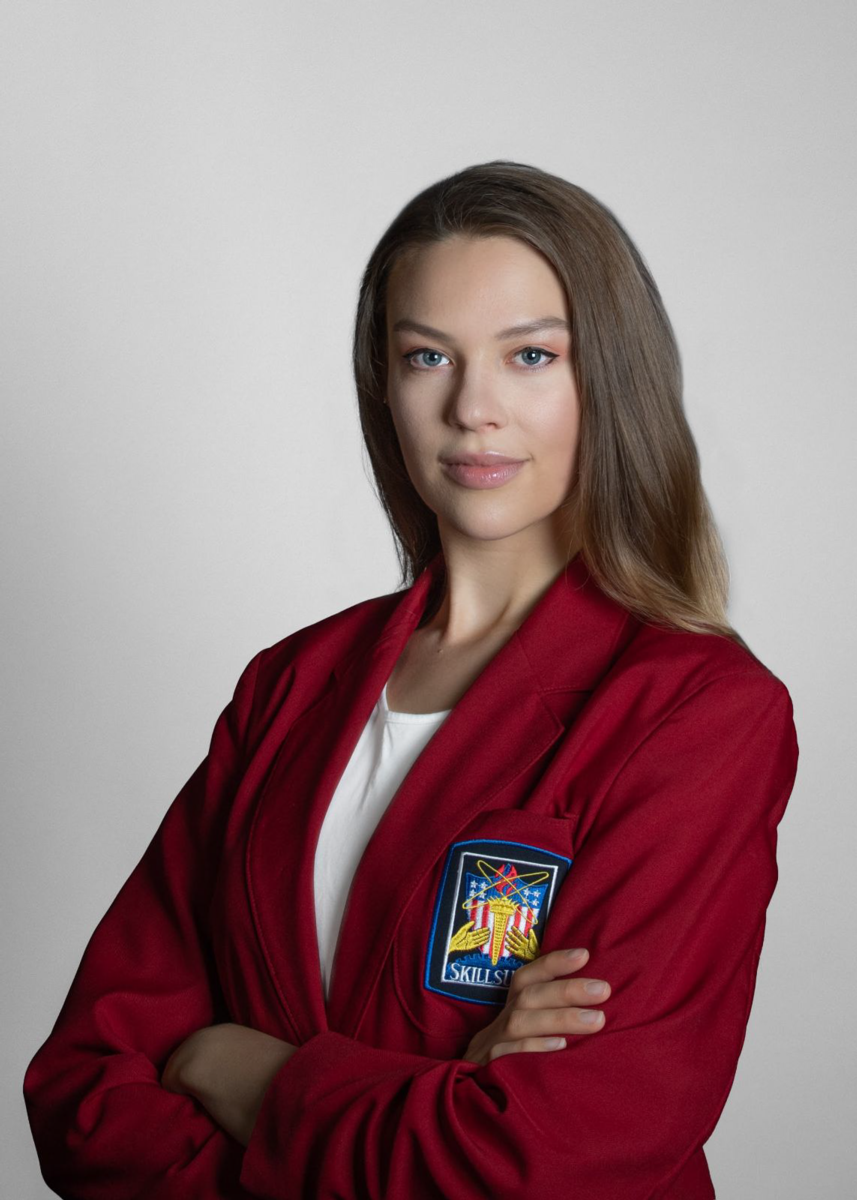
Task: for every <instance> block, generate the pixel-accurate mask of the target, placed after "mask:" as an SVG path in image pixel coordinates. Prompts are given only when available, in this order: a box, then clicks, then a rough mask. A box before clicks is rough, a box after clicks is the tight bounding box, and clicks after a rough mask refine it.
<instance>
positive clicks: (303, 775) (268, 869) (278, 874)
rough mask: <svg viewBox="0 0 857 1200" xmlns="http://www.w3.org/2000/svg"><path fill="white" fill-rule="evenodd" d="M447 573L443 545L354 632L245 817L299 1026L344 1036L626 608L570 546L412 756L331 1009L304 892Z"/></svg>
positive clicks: (603, 650) (559, 723)
mask: <svg viewBox="0 0 857 1200" xmlns="http://www.w3.org/2000/svg"><path fill="white" fill-rule="evenodd" d="M442 570H443V559H442V555H441V554H440V553H439V554H438V555H436V557H435V558H434V559H433V560H432V562H431V563H429V565H428V566H427V567H426V569H425V570H424V571H423V572H422V574H421V575H420V576H419V578H418V579H417V580H416V581H415V583H414V585H413V586H412V587H411V588H409V589H407V590H406V591H405V592H403V593H401V598H399V599H397V600H396V602H395V605H394V608H393V610H392V612H391V613H390V615H389V617H388V619H387V620H386V622H385V623H384V625H383V627H382V629H381V631H380V634H379V635H378V636H377V637H376V638H375V639H374V641H373V642H372V644H370V645H368V646H367V645H361V644H357V645H355V646H354V648H353V649H352V650H351V651H350V652H349V654H348V656H347V657H346V658H345V659H343V660H342V662H341V663H340V664H339V666H338V667H337V668H336V669H335V670H334V672H333V673H332V675H331V677H330V680H329V681H328V686H327V688H326V689H325V691H324V692H323V694H322V695H321V696H320V698H319V699H318V700H317V701H316V702H315V703H314V704H313V705H312V706H311V707H310V708H309V709H308V710H307V711H306V712H305V713H303V714H301V716H300V717H299V718H298V719H297V721H296V722H295V724H294V725H293V726H292V729H291V730H290V732H289V734H288V737H287V739H286V742H285V743H284V747H283V751H282V752H281V754H280V755H279V756H278V760H277V763H276V764H275V767H274V770H273V771H272V774H271V777H270V779H269V783H268V785H267V786H266V789H265V793H264V795H263V797H262V801H261V803H260V808H259V812H258V814H257V818H258V819H257V821H256V822H255V823H254V829H253V832H252V834H251V838H252V845H251V846H250V848H249V852H248V853H249V864H250V868H251V871H250V873H251V876H252V877H253V879H255V881H256V883H255V885H254V886H252V887H251V892H253V891H256V892H257V893H258V894H257V895H256V896H255V900H256V910H257V912H256V915H257V927H258V929H259V932H260V936H261V937H262V939H263V941H264V943H265V948H266V950H267V956H268V961H269V963H270V965H271V969H272V974H273V975H274V978H275V982H276V983H277V986H278V990H279V992H280V995H281V999H282V1000H283V1003H284V1007H285V1008H286V1011H287V1013H289V1015H290V1016H291V1019H292V1024H293V1025H294V1026H295V1028H296V1031H297V1032H298V1034H299V1036H301V1037H302V1038H304V1039H306V1038H309V1037H310V1036H312V1035H313V1034H314V1033H317V1032H320V1031H323V1030H325V1029H328V1028H330V1029H335V1030H338V1031H340V1032H342V1033H344V1034H346V1035H349V1036H353V1034H354V1032H355V1031H356V1030H357V1029H358V1027H359V1025H360V1022H361V1019H362V1016H363V1013H364V1011H365V1008H366V1005H367V1004H368V1003H369V1000H370V999H371V996H372V993H373V990H374V987H375V985H376V983H377V980H378V977H379V975H380V972H381V968H382V967H383V964H384V961H385V959H386V956H387V954H388V953H389V950H390V947H391V945H392V940H393V936H394V934H395V931H396V928H397V925H398V920H399V916H400V914H401V912H402V911H403V910H404V908H405V906H406V905H407V904H408V901H409V900H410V899H411V897H412V896H413V894H414V892H415V891H416V889H417V888H418V887H419V886H420V883H421V881H422V880H423V878H424V877H425V875H426V874H427V872H428V871H429V870H430V869H431V868H432V866H433V864H434V863H435V862H436V861H437V859H438V858H439V857H441V856H442V854H443V853H444V851H445V850H446V848H447V846H448V845H449V844H450V843H451V842H452V841H453V840H454V839H455V836H456V834H457V833H458V831H459V830H460V829H462V828H463V827H464V826H465V825H467V824H468V822H470V821H472V820H473V818H474V817H475V816H476V815H477V814H478V813H479V812H480V810H482V809H484V808H486V807H487V806H489V805H490V804H491V803H492V801H495V805H494V806H495V807H497V806H498V804H497V802H496V799H495V798H497V797H498V796H499V795H500V793H503V792H504V791H505V790H506V789H507V788H509V787H510V785H512V784H513V783H514V782H515V780H516V779H518V778H519V777H520V776H522V775H524V774H525V773H526V774H527V777H529V772H530V770H531V769H532V768H534V766H536V765H537V764H538V762H539V760H540V759H541V758H543V756H544V755H545V754H546V753H547V751H548V750H549V749H550V747H551V746H552V745H553V744H554V743H555V742H556V741H557V739H558V738H559V737H560V735H561V734H562V733H563V732H564V731H565V729H566V721H565V719H564V714H565V713H566V711H567V709H566V706H567V698H566V697H567V695H568V694H569V693H577V692H588V691H590V690H591V689H592V688H593V687H594V686H595V685H596V684H597V682H598V681H599V680H600V678H601V677H602V676H603V674H604V672H605V671H606V669H607V667H608V665H609V663H610V662H611V661H612V657H613V656H614V655H615V649H616V645H617V642H618V639H619V636H620V634H621V632H622V629H623V627H624V625H625V622H626V619H627V617H628V613H627V611H626V610H625V609H623V608H621V607H620V606H619V605H617V604H615V603H614V602H613V601H612V600H610V599H608V597H606V596H605V595H604V594H603V593H602V592H600V590H598V589H597V588H596V587H595V585H594V583H593V582H592V580H591V578H590V576H589V572H588V569H587V567H586V565H585V562H584V560H583V558H582V556H581V555H580V554H578V555H577V556H576V557H575V558H574V559H572V561H571V563H569V565H568V566H567V567H566V569H565V570H564V571H563V572H561V573H560V575H559V576H558V577H557V579H556V580H555V581H554V582H553V583H552V584H551V585H550V587H549V588H548V589H547V591H546V592H545V593H544V594H543V595H542V597H541V598H540V599H539V601H538V602H537V604H536V605H535V607H534V608H533V609H532V610H531V612H530V614H529V615H528V617H527V618H526V620H525V621H524V622H523V624H522V625H521V626H520V627H519V629H518V630H517V631H516V632H515V633H514V634H513V635H512V637H511V638H510V639H509V640H508V641H507V642H506V643H505V645H504V646H503V647H502V648H501V649H500V651H499V652H498V653H497V654H496V655H495V656H494V658H493V659H491V661H490V662H489V663H488V665H487V667H486V668H485V669H484V670H483V671H482V673H481V674H480V675H479V677H478V678H477V679H476V680H475V682H474V683H473V684H472V685H471V687H470V688H469V689H468V690H467V692H465V694H464V695H463V696H462V697H461V699H460V700H459V701H458V703H457V704H456V705H455V707H454V708H453V710H452V711H451V713H450V714H449V716H448V717H447V718H446V720H445V721H444V722H443V724H442V725H441V726H440V728H439V729H438V730H437V731H436V732H435V734H434V735H433V736H432V737H431V739H430V740H429V742H428V744H427V745H426V747H425V749H424V750H423V752H422V753H421V754H420V756H419V757H418V758H417V759H416V761H415V762H414V764H413V766H412V767H411V769H410V771H409V772H408V774H407V776H406V777H405V779H404V780H403V782H402V784H401V786H400V787H399V789H398V791H397V792H396V794H395V796H394V797H393V798H392V800H391V802H390V804H389V805H388V807H387V809H386V810H385V812H384V814H383V815H382V817H381V820H380V822H379V823H378V826H377V827H376V830H375V832H374V834H373V836H372V838H371V839H370V841H369V843H368V845H367V847H366V850H365V852H364V854H363V857H362V858H361V860H360V862H359V864H358V867H357V870H356V872H355V875H354V878H353V881H352V884H351V888H350V891H349V895H348V901H347V904H346V908H345V913H344V915H343V920H342V925H341V929H340V933H339V940H338V943H337V950H336V957H335V961H334V968H333V973H332V978H331V987H330V996H329V1001H328V1004H327V1005H326V1006H325V1002H324V994H323V989H322V982H321V971H320V964H319V957H318V941H317V931H316V924H315V899H314V891H313V866H314V857H315V847H316V844H317V841H318V835H319V832H320V829H321V825H322V822H323V820H324V816H325V813H326V811H327V808H328V805H329V803H330V800H331V798H332V796H333V793H334V791H335V789H336V785H337V783H338V782H339V779H340V778H341V776H342V774H343V772H344V770H345V767H346V765H347V763H348V761H349V758H350V756H351V754H352V752H353V750H354V747H355V746H356V744H357V741H358V739H359V737H360V734H361V732H362V730H363V728H364V726H365V724H366V722H367V721H368V719H369V717H370V715H371V713H372V710H373V708H374V706H375V704H376V703H377V700H378V697H379V695H380V693H381V690H382V688H383V686H384V683H385V682H386V680H387V679H388V678H389V676H390V674H391V672H392V670H393V667H394V665H395V663H396V661H397V659H398V657H399V655H400V654H401V652H402V650H403V649H404V646H405V644H406V643H407V641H408V638H409V637H410V636H411V633H412V632H413V631H414V630H415V629H416V627H417V625H418V623H419V620H420V617H421V616H422V613H423V611H424V610H425V606H426V602H427V600H428V596H429V592H430V587H431V584H432V583H433V582H434V581H435V580H436V579H438V576H439V573H440V572H442ZM577 707H579V705H572V710H576V708H577ZM506 802H507V803H512V804H514V802H515V801H514V798H513V799H512V800H511V801H509V800H508V798H506Z"/></svg>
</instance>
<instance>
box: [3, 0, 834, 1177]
mask: <svg viewBox="0 0 857 1200" xmlns="http://www.w3.org/2000/svg"><path fill="white" fill-rule="evenodd" d="M0 22H2V25H0V88H2V97H0V129H2V160H0V161H2V167H0V170H2V221H0V256H1V257H0V271H1V272H2V274H1V275H0V277H2V296H1V297H0V304H2V321H0V337H2V354H0V385H1V386H2V401H3V418H2V431H3V437H2V455H3V471H2V488H3V493H2V510H0V511H1V512H2V527H3V549H2V562H3V573H2V574H3V582H2V615H3V620H4V636H3V640H2V661H3V668H4V674H3V679H4V686H3V691H2V703H3V710H2V731H3V755H4V775H3V778H4V791H3V816H4V821H3V826H4V829H3V834H4V836H3V841H2V847H3V850H2V886H3V914H4V915H3V922H2V936H3V979H4V985H3V990H2V1030H3V1036H2V1072H0V1080H2V1117H3V1143H4V1144H3V1147H2V1155H3V1161H4V1163H5V1164H6V1165H5V1167H4V1185H3V1191H4V1194H5V1195H9V1196H15V1197H16V1198H17V1200H41V1198H43V1197H45V1196H47V1195H48V1194H49V1193H48V1191H47V1188H46V1187H45V1185H44V1184H43V1183H42V1181H41V1177H40V1174H39V1170H38V1164H37V1159H36V1154H35V1148H34V1146H33V1145H32V1141H31V1139H30V1135H29V1128H28V1125H27V1122H26V1115H25V1110H24V1104H23V1098H22V1092H21V1088H22V1082H23V1074H24V1070H25V1067H26V1064H27V1062H28V1061H29V1059H30V1058H31V1056H32V1055H33V1053H34V1052H35V1050H36V1049H37V1047H38V1046H39V1045H40V1044H41V1042H42V1041H43V1040H44V1038H45V1037H46V1036H47V1035H48V1033H49V1031H50V1029H51V1026H52V1024H53V1021H54V1019H55V1018H56V1015H57V1013H58V1012H59V1008H60V1005H61V1004H62V1001H63V999H64V997H65V994H66V992H67V990H68V987H69V985H70V983H71V979H72V977H73V975H74V972H75V970H76V968H77V966H78V963H79V961H80V957H81V954H82V952H83V949H84V946H85V945H86V942H87V940H88V938H89V936H90V934H91V933H92V931H93V930H94V928H95V926H96V924H97V922H98V921H99V919H100V918H101V916H102V915H103V913H104V911H105V910H106V908H107V906H108V905H109V903H110V902H111V900H112V899H113V897H114V896H115V894H116V892H117V891H118V890H119V888H120V886H121V885H122V883H123V882H124V880H125V879H126V878H127V876H128V874H129V873H130V871H131V870H132V868H133V867H134V866H135V865H136V863H137V861H138V860H139V858H140V856H141V854H142V852H143V850H144V849H145V847H146V845H147V844H148V842H149V840H150V838H151V836H152V834H153V833H154V831H155V829H156V827H157V825H158V823H159V821H160V819H161V817H162V816H163V814H164V812H165V811H166V808H167V807H168V806H169V804H170V803H171V801H172V799H173V798H174V796H175V795H176V793H177V792H178V791H179V789H180V787H181V786H182V784H183V783H184V782H185V780H186V779H187V778H188V776H189V775H190V774H191V772H192V771H193V769H194V768H195V767H196V765H197V763H198V762H199V761H200V760H201V759H202V757H203V756H204V755H205V753H206V750H207V747H208V739H209V737H210V734H211V731H212V728H213V725H214V721H215V719H216V717H217V715H218V713H219V712H220V710H221V709H222V708H223V706H224V705H225V704H226V702H227V701H228V699H229V698H230V696H231V693H232V688H233V686H234V684H235V682H236V680H237V678H238V674H239V673H240V671H241V669H242V668H243V666H244V665H245V664H246V663H247V662H248V661H249V659H250V658H251V657H252V656H253V655H254V654H255V653H256V651H257V650H259V649H260V648H261V647H263V646H267V645H270V644H271V643H272V642H274V641H277V640H278V639H280V638H281V637H284V636H285V635H286V634H288V633H290V632H292V631H293V630H295V629H297V628H299V627H301V626H303V625H306V624H309V623H310V622H313V621H316V620H318V619H320V618H321V617H323V616H326V615H328V614H330V613H333V612H336V611H338V610H340V609H342V608H344V607H346V606H347V605H349V604H353V603H356V602H357V601H358V600H362V599H364V598H366V597H369V596H374V595H379V594H380V593H383V592H388V591H391V590H393V588H395V587H396V586H397V584H398V573H397V564H396V559H395V554H394V549H393V542H392V538H391V535H390V532H389V530H388V527H387V525H386V522H385V519H384V517H383V515H382V512H381V509H380V506H379V504H378V502H377V500H376V498H375V496H374V494H373V490H372V487H371V485H370V481H369V470H368V459H367V458H366V456H365V454H364V451H363V448H362V441H361V437H360V430H359V424H358V420H357V408H356V399H355V396H354V389H353V382H352V378H351V373H350V353H351V331H352V320H353V316H354V308H355V303H356V297H357V287H358V283H359V278H360V274H361V271H362V269H363V267H364V264H365V261H366V259H367V257H368V255H369V253H370V251H371V249H372V247H373V245H374V243H375V241H376V240H377V239H378V237H379V236H380V234H381V233H382V231H383V229H384V228H385V227H386V225H387V224H388V222H389V221H390V220H391V219H392V217H393V216H394V215H395V213H396V212H397V211H398V210H399V209H400V208H401V206H402V205H403V204H404V203H405V202H406V201H407V200H408V199H410V198H411V196H413V195H414V194H415V193H416V192H417V191H419V190H421V189H422V188H423V187H425V186H427V185H428V184H429V183H432V182H434V181H435V180H437V179H439V178H440V177H442V176H444V175H447V174H450V173H452V172H453V171H456V170H458V169H460V168H461V167H464V166H467V165H468V164H470V163H474V162H485V161H488V160H491V159H494V158H507V159H514V160H517V161H521V162H529V163H532V164H534V165H537V166H540V167H543V168H544V169H546V170H549V171H552V172H554V173H556V174H559V175H562V176H564V177H565V178H567V179H569V180H571V181H573V182H575V183H577V184H580V185H581V186H583V187H585V188H587V189H588V190H589V191H591V192H593V193H594V194H595V195H596V196H597V197H598V198H599V199H600V200H602V201H603V202H604V203H606V204H607V205H608V206H609V207H610V208H611V209H612V210H613V211H614V213H615V214H616V215H617V217H618V218H619V220H620V221H621V222H622V223H623V224H624V225H625V227H626V228H627V230H628V232H629V233H630V235H631V237H632V238H634V239H635V241H636V242H637V244H638V246H639V248H640V250H641V251H642V253H643V255H644V257H645V258H646V261H647V262H648V264H649V266H650V267H651V269H652V272H653V274H654V276H655V279H656V281H657V283H658V285H659V287H660V289H661V292H662V294H663V297H664V301H665V303H666V306H667V309H668V312H669V313H670V316H671V319H672V321H673V323H674V327H675V330H676V334H677V337H678V341H679V346H680V350H681V353H682V359H683V363H684V370H685V382H686V407H687V411H688V415H689V419H690V422H691V427H692V429H693V431H694V434H695V436H696V439H697V444H698V446H699V450H700V455H701V458H702V464H703V479H704V483H705V486H706V490H707V493H708V495H709V498H710V500H711V503H712V507H713V509H714V513H715V516H716V518H717V521H718V523H719V526H720V529H721V532H722V534H723V537H724V540H725V544H726V549H727V553H728V557H729V562H730V567H731V571H732V577H733V592H732V603H731V607H730V616H731V619H732V621H733V623H734V624H735V625H736V627H737V628H738V629H739V631H740V632H741V633H742V634H743V636H744V637H745V638H746V640H747V641H748V643H749V644H750V646H751V647H752V648H753V649H754V651H755V652H756V653H757V654H758V655H759V656H760V657H761V658H762V660H763V661H764V662H765V663H766V664H767V665H768V666H769V667H770V668H771V669H772V670H773V671H774V672H775V673H776V674H777V675H778V676H779V677H780V678H781V679H783V680H784V682H785V683H786V684H787V686H788V688H789V690H790V692H791V694H792V697H793V700H794V704H795V717H796V724H797V730H798V738H799V742H800V750H801V758H800V766H799V773H798V779H797V783H796V786H795V790H794V793H793V795H792V798H791V801H790V804H789V807H788V809H787V811H786V816H785V818H784V821H783V823H782V824H781V826H780V842H779V868H780V882H779V885H778V888H777V891H776V892H775V894H774V898H773V901H772V903H771V907H770V909H769V912H768V922H767V933H766V939H765V945H764V949H763V952H762V959H761V964H760V968H759V974H758V981H757V989H756V997H755V1002H754V1006H753V1010H752V1014H751V1017H750V1022H749V1027H748V1033H747V1038H746V1041H745V1044H744V1049H743V1053H742V1055H741V1059H740V1062H739V1065H738V1071H737V1075H736V1078H735V1083H734V1086H733V1088H732V1092H731V1095H730V1097H729V1100H728V1102H727V1105H726V1108H725V1111H724V1113H723V1116H722V1117H721V1120H720V1123H719V1125H718V1127H717V1129H716V1131H715V1133H714V1135H713V1137H712V1138H711V1140H710V1141H709V1143H708V1145H707V1153H708V1156H709V1161H710V1165H711V1171H712V1176H713V1179H714V1182H715V1187H716V1188H717V1195H718V1200H767V1198H768V1197H772V1198H773V1197H776V1198H777V1200H791V1198H795V1200H798V1198H800V1200H805V1198H806V1197H808V1196H812V1197H813V1200H842V1198H844V1197H846V1196H849V1195H852V1194H853V1190H852V1189H853V1187H854V1179H855V1168H857V1161H855V1138H854V1135H853V1131H854V1128H855V1120H857V1106H855V1096H854V1083H853V1081H854V1079H855V1077H857V1072H855V1065H857V1064H855V1035H854V1029H853V1018H852V1008H853V1006H852V1003H851V999H852V997H853V995H854V992H855V955H854V952H853V947H854V942H855V933H857V930H856V929H855V922H854V918H853V914H854V911H855V904H854V901H855V885H854V872H853V865H852V864H853V860H854V845H855V838H854V835H855V804H854V800H855V795H854V782H853V766H852V762H853V760H852V758H851V756H850V755H849V750H848V739H849V737H850V736H851V734H852V731H853V728H854V725H855V716H857V714H855V705H854V675H855V666H857V664H855V653H854V619H853V614H852V611H851V609H852V603H853V596H854V593H855V584H857V577H855V574H856V573H855V566H854V554H853V549H851V550H849V549H848V547H849V546H852V547H853V545H854V541H853V536H854V532H855V530H854V522H853V512H854V501H855V488H854V442H855V437H857V422H855V415H854V414H855V395H857V389H855V375H857V370H855V362H854V355H853V342H854V316H855V312H854V302H853V300H854V295H855V284H857V278H855V274H857V273H855V258H857V254H855V233H854V212H855V207H857V195H855V168H854V157H853V148H854V145H855V144H857V130H855V124H857V121H855V99H857V89H855V82H854V80H855V73H854V56H855V49H857V46H855V40H857V39H855V33H857V14H855V9H854V6H853V5H850V4H846V3H844V2H842V3H830V2H828V3H816V4H814V5H812V6H810V5H806V4H795V3H775V2H766V3H755V2H753V0H744V2H742V3H737V2H734V0H730V2H723V0H721V2H719V3H716V4H715V3H709V2H707V0H704V2H699V3H690V4H688V3H686V2H684V3H682V2H678V0H675V2H672V0H654V2H651V3H645V2H643V3H635V2H631V0H628V2H625V3H616V2H611V0H606V2H605V0H602V2H599V3H597V4H596V3H594V2H593V3H575V2H573V0H568V2H561V0H552V2H544V3H541V2H539V0H535V2H534V3H532V4H526V5H525V4H521V3H512V2H509V0H456V2H451V0H434V2H433V3H431V4H427V3H420V4H416V3H413V2H412V0H395V2H394V0H384V2H383V3H371V2H366V0H364V2H363V3H360V4H352V5H346V4H339V5H334V4H332V3H330V2H329V0H322V2H318V0H317V2H316V3H314V4H311V5H293V4H287V3H272V2H270V0H268V2H254V3H244V4H240V3H221V2H211V0H208V2H206V3H202V2H200V0H194V2H188V3H182V2H181V0H178V2H170V3H163V2H159V3H146V4H132V3H128V2H120V0H115V2H103V3H90V2H84V3H75V2H70V3H62V4H58V3H45V2H43V0H11V2H10V0H7V2H6V4H5V5H4V7H3V13H2V18H0ZM851 753H852V754H853V751H852V752H851ZM581 1200H583V1198H581Z"/></svg>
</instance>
